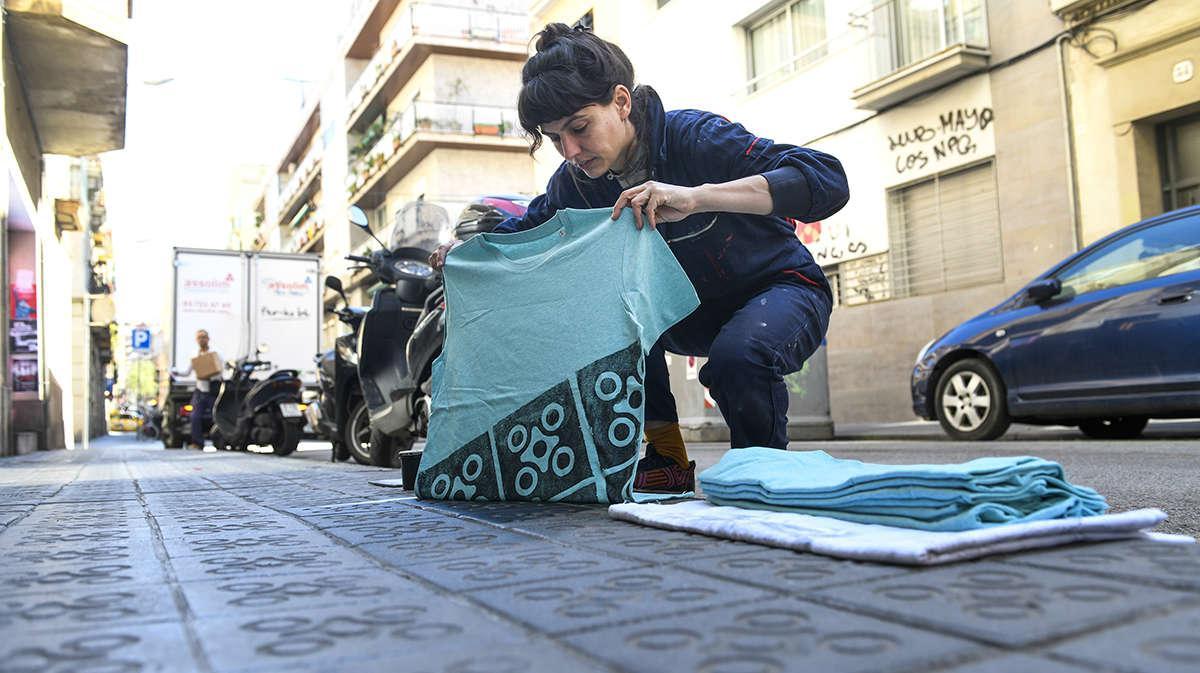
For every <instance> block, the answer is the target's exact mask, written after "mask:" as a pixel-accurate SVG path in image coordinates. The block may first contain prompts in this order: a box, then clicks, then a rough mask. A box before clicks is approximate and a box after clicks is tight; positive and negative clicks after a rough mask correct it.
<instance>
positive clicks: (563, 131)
mask: <svg viewBox="0 0 1200 673" xmlns="http://www.w3.org/2000/svg"><path fill="white" fill-rule="evenodd" d="M631 107H632V98H631V96H630V94H629V89H627V88H625V87H624V86H623V85H620V84H618V85H617V86H616V89H615V91H614V92H613V99H612V101H611V102H610V103H608V104H607V105H600V104H595V103H594V104H592V105H585V106H584V107H582V108H580V109H579V110H578V111H576V112H575V114H572V115H568V116H566V117H563V118H562V119H556V120H554V121H552V122H547V123H545V124H542V127H541V131H542V135H544V136H546V137H547V138H548V139H549V140H550V142H552V143H554V149H556V150H558V153H559V154H561V155H562V157H563V158H564V159H566V160H567V161H569V162H571V163H572V164H574V165H575V167H576V168H578V169H580V170H582V171H583V172H584V173H586V174H587V176H588V177H589V178H598V177H600V176H602V175H604V174H605V173H606V172H607V171H609V170H615V171H620V170H621V169H622V168H624V165H625V161H626V159H627V158H628V154H629V150H630V149H631V148H632V146H633V141H634V138H635V137H636V135H637V134H636V132H635V131H634V128H633V124H632V123H630V122H629V110H630V108H631Z"/></svg>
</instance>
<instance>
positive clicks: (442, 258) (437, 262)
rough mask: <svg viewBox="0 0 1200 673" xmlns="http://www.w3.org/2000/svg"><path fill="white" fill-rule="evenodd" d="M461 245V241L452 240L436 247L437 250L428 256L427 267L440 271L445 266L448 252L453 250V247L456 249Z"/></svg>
mask: <svg viewBox="0 0 1200 673" xmlns="http://www.w3.org/2000/svg"><path fill="white" fill-rule="evenodd" d="M461 244H462V241H460V240H458V239H453V240H451V241H450V242H448V243H443V244H441V245H439V246H438V247H437V250H434V251H433V254H431V255H430V256H429V266H432V267H433V268H434V269H437V270H439V271H440V270H441V268H442V267H443V266H446V255H447V254H449V253H450V251H451V250H453V249H454V248H455V247H457V246H459V245H461Z"/></svg>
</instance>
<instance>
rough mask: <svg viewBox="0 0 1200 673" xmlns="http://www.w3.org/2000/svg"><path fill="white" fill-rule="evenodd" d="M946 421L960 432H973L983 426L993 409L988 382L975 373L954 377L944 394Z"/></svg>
mask: <svg viewBox="0 0 1200 673" xmlns="http://www.w3.org/2000/svg"><path fill="white" fill-rule="evenodd" d="M942 409H943V410H944V411H945V417H946V420H947V421H948V422H949V423H950V425H952V426H953V427H954V428H955V429H956V430H958V431H960V432H972V431H974V430H976V429H978V428H979V426H981V425H983V422H984V420H985V419H987V416H988V412H989V411H991V409H992V395H991V391H990V390H989V389H988V385H987V382H986V381H984V380H983V377H981V376H979V374H976V373H975V372H973V371H969V370H967V371H960V372H957V373H955V374H954V375H953V377H952V378H951V379H950V381H949V383H948V384H947V385H946V388H945V390H944V391H943V392H942Z"/></svg>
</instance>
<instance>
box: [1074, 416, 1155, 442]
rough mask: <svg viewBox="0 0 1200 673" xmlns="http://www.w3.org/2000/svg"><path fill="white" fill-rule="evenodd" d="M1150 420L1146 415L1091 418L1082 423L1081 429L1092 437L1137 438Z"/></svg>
mask: <svg viewBox="0 0 1200 673" xmlns="http://www.w3.org/2000/svg"><path fill="white" fill-rule="evenodd" d="M1149 422H1150V419H1149V418H1147V417H1145V416H1115V417H1113V418H1090V419H1088V420H1086V421H1084V422H1082V423H1080V424H1079V429H1080V430H1082V431H1083V434H1085V435H1087V436H1088V437H1091V438H1092V439H1136V438H1137V437H1139V436H1141V434H1142V431H1143V430H1145V429H1146V424H1147V423H1149Z"/></svg>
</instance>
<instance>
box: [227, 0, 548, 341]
mask: <svg viewBox="0 0 1200 673" xmlns="http://www.w3.org/2000/svg"><path fill="white" fill-rule="evenodd" d="M525 9H526V3H525V2H524V1H523V0H495V1H492V2H482V1H478V2H473V1H469V0H436V1H426V0H367V1H365V2H361V1H360V2H359V3H357V4H356V6H355V11H354V12H353V15H352V17H351V19H350V24H349V27H348V28H347V29H346V30H345V31H344V37H343V39H342V43H341V45H340V46H339V48H338V52H337V53H336V54H334V55H332V60H333V62H332V63H331V68H330V71H331V76H330V77H329V80H328V82H327V83H326V85H325V88H324V89H323V91H322V94H321V95H320V97H319V99H317V100H314V101H312V103H311V104H310V105H309V107H308V108H307V109H305V110H304V111H303V114H302V115H301V116H300V118H299V119H298V120H297V122H296V128H297V131H296V132H295V134H294V135H293V136H292V137H291V140H290V142H289V143H288V147H287V148H286V150H285V151H284V152H283V155H282V157H281V158H280V161H279V163H278V165H277V166H276V167H275V171H274V173H273V174H272V175H270V176H268V179H267V184H266V185H265V187H264V190H263V193H262V196H261V197H260V198H259V199H258V200H257V201H256V202H255V203H254V205H253V207H252V209H251V210H252V212H253V215H252V216H251V217H249V218H247V219H252V220H253V221H254V222H256V223H257V225H256V226H255V227H254V229H253V231H252V233H251V231H249V230H248V227H247V226H246V225H243V226H242V227H240V230H241V232H243V233H240V234H238V235H237V236H238V238H239V239H240V240H247V239H248V240H250V241H251V242H252V245H251V247H252V248H254V249H268V250H279V251H295V252H315V253H319V254H321V255H322V256H323V259H324V263H323V266H324V271H325V273H329V274H334V275H337V276H340V277H342V278H343V280H344V282H345V283H346V285H347V287H348V288H349V289H350V291H351V294H352V295H353V296H354V300H355V301H357V302H362V303H369V300H368V299H367V297H366V292H367V290H369V288H368V287H366V286H365V284H364V283H365V281H366V280H367V274H366V273H365V272H358V273H357V274H351V273H350V272H348V271H347V263H346V261H345V260H344V259H343V257H344V256H345V255H346V254H348V253H351V252H361V251H363V250H365V249H368V248H370V247H372V246H375V245H376V244H375V243H374V242H373V241H372V240H371V239H370V238H369V237H368V236H367V235H366V234H365V233H363V232H362V231H360V230H359V229H357V228H355V227H352V226H351V225H350V224H349V220H348V215H347V212H348V208H349V207H350V206H357V207H359V208H362V209H363V210H364V211H365V212H366V213H367V214H368V218H369V219H370V221H371V224H372V229H373V230H374V231H375V232H376V234H377V235H378V236H379V237H380V238H382V239H384V240H385V241H386V240H387V237H388V236H389V235H391V232H392V229H393V227H394V226H395V225H396V223H397V221H398V220H400V219H403V218H402V217H401V212H402V210H403V209H404V206H405V205H407V204H410V203H412V202H414V201H417V200H421V201H423V202H424V203H427V204H433V205H436V206H439V207H441V208H444V209H445V211H446V213H447V215H448V217H449V219H450V221H453V218H454V217H455V216H456V215H457V214H458V213H459V211H461V210H462V208H463V206H465V205H466V204H467V203H468V202H469V201H470V200H471V199H472V198H474V197H475V196H478V195H480V194H484V193H489V192H490V193H506V194H527V193H530V192H534V191H536V189H537V187H536V182H535V179H534V168H533V161H532V160H531V159H530V157H529V153H528V149H529V148H528V144H527V143H526V141H525V140H524V139H523V138H522V137H521V136H520V135H519V133H518V132H519V125H518V124H517V115H516V109H515V105H516V97H517V92H518V91H519V89H520V70H521V66H522V64H523V63H524V60H525V57H526V43H527V40H528V36H529V32H528V17H527V14H526V13H525ZM401 226H404V225H401ZM410 226H411V223H410ZM445 235H446V236H448V232H447V233H446V234H445ZM327 300H328V301H330V302H332V301H333V300H334V298H333V297H332V296H330V297H327ZM340 329H341V327H340V324H339V323H337V321H336V320H335V319H332V317H330V319H329V320H328V321H327V324H326V338H327V339H328V340H330V341H331V340H332V338H333V337H334V336H335V335H336V334H338V333H339V331H340Z"/></svg>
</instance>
